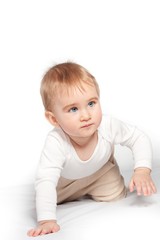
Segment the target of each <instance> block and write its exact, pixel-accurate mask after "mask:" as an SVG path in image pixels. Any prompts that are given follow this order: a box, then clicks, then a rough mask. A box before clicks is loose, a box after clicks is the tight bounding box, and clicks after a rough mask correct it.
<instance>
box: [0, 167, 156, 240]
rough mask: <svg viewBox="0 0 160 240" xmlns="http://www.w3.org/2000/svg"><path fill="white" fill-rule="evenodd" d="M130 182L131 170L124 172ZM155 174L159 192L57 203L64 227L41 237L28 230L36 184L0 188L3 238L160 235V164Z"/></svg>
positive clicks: (33, 215) (88, 238)
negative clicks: (115, 200) (29, 232)
mask: <svg viewBox="0 0 160 240" xmlns="http://www.w3.org/2000/svg"><path fill="white" fill-rule="evenodd" d="M123 176H124V177H125V181H126V184H128V181H129V178H130V176H131V171H125V172H123ZM152 177H153V179H154V181H155V183H156V186H157V190H158V191H157V193H156V194H154V195H153V196H150V197H143V196H137V195H136V193H135V192H134V193H132V194H130V193H129V194H128V196H127V198H125V199H122V200H120V201H117V202H112V203H104V202H95V201H93V200H90V199H83V200H79V201H75V202H70V203H65V204H62V205H59V206H58V209H57V216H58V223H59V224H60V226H61V230H60V231H59V232H58V233H53V234H48V235H44V236H40V237H34V238H31V237H28V236H27V235H26V232H27V231H28V230H29V229H30V228H32V227H34V226H35V225H36V212H35V201H34V196H35V195H34V187H33V185H21V186H16V187H8V188H3V189H0V213H1V222H0V226H1V233H0V236H1V239H2V240H28V239H30V240H31V239H35V240H37V239H39V240H40V239H44V240H51V239H53V240H54V239H55V240H91V239H92V240H97V239H100V240H107V239H111V240H114V239H119V238H120V239H123V240H125V239H137V240H139V239H145V240H146V239H154V240H156V239H160V231H159V223H160V167H156V168H154V169H153V172H152Z"/></svg>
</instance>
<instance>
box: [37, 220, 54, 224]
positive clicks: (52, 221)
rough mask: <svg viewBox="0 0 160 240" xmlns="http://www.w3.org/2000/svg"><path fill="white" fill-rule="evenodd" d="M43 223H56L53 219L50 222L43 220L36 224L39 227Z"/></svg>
mask: <svg viewBox="0 0 160 240" xmlns="http://www.w3.org/2000/svg"><path fill="white" fill-rule="evenodd" d="M45 223H57V221H56V220H54V219H53V220H52V219H51V220H43V221H39V222H38V224H39V225H43V224H45Z"/></svg>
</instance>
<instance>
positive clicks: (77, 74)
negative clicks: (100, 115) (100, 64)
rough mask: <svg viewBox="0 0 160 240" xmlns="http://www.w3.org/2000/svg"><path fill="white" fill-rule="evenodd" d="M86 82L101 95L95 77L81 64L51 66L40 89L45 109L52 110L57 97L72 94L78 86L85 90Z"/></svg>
mask: <svg viewBox="0 0 160 240" xmlns="http://www.w3.org/2000/svg"><path fill="white" fill-rule="evenodd" d="M85 84H88V85H90V86H93V87H95V89H96V91H97V94H98V96H99V86H98V84H97V82H96V80H95V78H94V77H93V76H92V75H91V74H90V73H89V72H88V71H87V70H86V69H85V68H84V67H82V66H81V65H79V64H76V63H73V62H65V63H61V64H57V65H55V66H53V67H51V68H50V69H49V70H48V71H47V72H46V74H45V75H44V77H43V79H42V82H41V89H40V93H41V97H42V101H43V105H44V108H45V110H46V111H51V112H52V110H53V107H54V104H55V100H56V97H63V94H71V93H72V90H74V89H76V88H78V89H79V90H81V91H85V89H84V85H85Z"/></svg>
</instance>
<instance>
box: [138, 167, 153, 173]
mask: <svg viewBox="0 0 160 240" xmlns="http://www.w3.org/2000/svg"><path fill="white" fill-rule="evenodd" d="M134 173H142V174H150V173H151V169H150V168H147V167H138V168H136V169H134Z"/></svg>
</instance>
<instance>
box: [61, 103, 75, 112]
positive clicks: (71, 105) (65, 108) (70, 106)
mask: <svg viewBox="0 0 160 240" xmlns="http://www.w3.org/2000/svg"><path fill="white" fill-rule="evenodd" d="M76 105H77V104H76V103H71V104H68V105H66V106H64V107H63V110H64V111H65V110H67V109H70V108H72V107H75V106H76Z"/></svg>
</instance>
